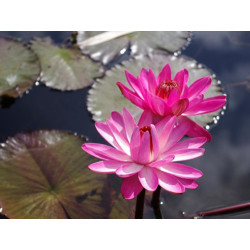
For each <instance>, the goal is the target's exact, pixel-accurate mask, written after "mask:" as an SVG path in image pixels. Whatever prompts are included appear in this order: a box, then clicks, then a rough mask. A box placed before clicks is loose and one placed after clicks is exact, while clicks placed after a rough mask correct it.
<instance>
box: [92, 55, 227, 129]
mask: <svg viewBox="0 0 250 250" xmlns="http://www.w3.org/2000/svg"><path fill="white" fill-rule="evenodd" d="M167 63H169V64H170V66H171V69H172V74H175V73H177V72H178V71H179V70H181V69H183V68H186V69H187V70H188V71H189V80H188V85H190V84H192V83H193V82H194V81H195V80H197V79H198V78H201V77H204V76H211V77H212V84H211V87H210V88H209V89H208V90H207V91H206V93H205V95H204V96H205V98H207V97H212V96H217V95H222V94H224V92H223V90H222V88H221V82H220V81H218V80H217V79H216V78H215V75H214V74H213V73H212V71H211V70H209V69H207V68H206V67H204V66H202V65H200V64H198V63H197V61H195V60H194V59H191V58H188V57H185V56H177V57H176V56H172V55H169V54H167V53H165V52H154V53H151V54H150V55H147V56H137V57H135V58H134V59H131V60H130V61H125V62H123V63H122V65H116V66H115V67H114V68H112V69H111V70H108V71H106V73H105V76H104V77H103V78H102V79H97V80H96V82H95V83H94V84H93V86H92V88H91V89H90V90H89V94H88V100H87V107H88V110H89V111H90V112H91V113H92V115H93V119H94V120H95V121H105V119H106V118H107V117H109V116H110V113H111V112H112V111H114V110H115V111H118V112H121V110H122V108H123V107H126V108H128V109H129V110H130V112H131V113H132V114H133V116H134V117H135V119H136V120H138V118H139V116H140V114H141V113H142V110H141V109H140V108H138V107H136V106H135V105H134V104H132V103H131V102H130V101H128V100H127V99H126V98H125V97H123V95H122V94H121V92H120V90H119V88H118V87H117V85H116V82H118V81H120V82H122V83H124V84H125V85H126V86H128V87H129V88H130V86H129V84H128V83H127V80H126V77H125V73H124V70H128V71H129V72H131V73H132V74H133V75H135V76H137V75H139V74H140V71H141V69H142V68H146V69H149V68H151V69H152V70H153V71H154V73H155V75H156V76H157V75H158V73H159V72H160V71H161V69H162V68H163V66H164V65H165V64H167ZM221 112H223V111H222V110H218V111H215V112H213V113H210V114H204V115H199V116H193V117H190V118H191V119H193V120H194V121H195V122H197V123H199V124H200V125H202V126H206V125H207V124H210V123H211V122H215V123H217V120H218V118H219V115H220V113H221Z"/></svg>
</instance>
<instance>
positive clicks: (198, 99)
mask: <svg viewBox="0 0 250 250" xmlns="http://www.w3.org/2000/svg"><path fill="white" fill-rule="evenodd" d="M203 98H204V96H203V95H198V96H196V97H195V98H193V99H192V100H191V101H190V100H189V105H188V109H190V108H192V107H194V106H196V105H198V104H200V103H201V102H202V101H203Z"/></svg>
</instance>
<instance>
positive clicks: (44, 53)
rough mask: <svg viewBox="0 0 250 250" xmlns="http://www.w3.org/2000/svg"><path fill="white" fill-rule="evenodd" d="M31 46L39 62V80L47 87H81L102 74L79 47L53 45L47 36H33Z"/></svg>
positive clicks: (74, 88) (61, 88)
mask: <svg viewBox="0 0 250 250" xmlns="http://www.w3.org/2000/svg"><path fill="white" fill-rule="evenodd" d="M31 48H32V49H33V50H34V51H35V52H36V53H37V55H38V57H39V60H40V63H41V67H42V73H41V81H42V82H43V83H44V84H45V85H46V86H48V87H51V88H54V89H58V90H76V89H81V88H85V87H87V86H89V85H91V84H92V82H93V78H95V77H100V76H101V75H102V74H103V73H102V67H101V65H100V64H99V63H95V62H93V61H92V60H91V59H90V58H88V57H86V56H83V55H82V54H81V52H80V50H79V49H67V48H61V47H59V46H56V45H53V44H52V40H51V39H50V38H49V37H47V38H44V39H42V38H35V39H34V40H33V41H32V45H31Z"/></svg>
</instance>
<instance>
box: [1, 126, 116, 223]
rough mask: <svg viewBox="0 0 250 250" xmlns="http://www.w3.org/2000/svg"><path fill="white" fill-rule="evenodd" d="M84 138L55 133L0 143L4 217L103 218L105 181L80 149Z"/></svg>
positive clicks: (36, 133)
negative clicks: (92, 169)
mask: <svg viewBox="0 0 250 250" xmlns="http://www.w3.org/2000/svg"><path fill="white" fill-rule="evenodd" d="M84 142H85V139H84V138H81V137H79V136H75V135H73V134H69V133H67V132H60V131H56V130H52V131H48V130H39V131H34V132H30V133H20V134H18V135H16V136H15V137H12V138H9V139H8V140H7V141H6V142H5V143H2V144H0V145H1V146H0V204H1V206H2V209H3V210H2V213H3V214H5V215H6V216H7V217H9V218H107V217H108V215H109V213H110V211H111V203H112V202H111V200H110V199H111V195H110V192H108V187H107V185H106V184H107V182H106V176H105V175H100V174H96V173H93V172H91V171H90V170H89V169H88V167H87V166H88V165H89V164H91V163H92V162H94V161H96V159H94V158H93V157H91V156H89V155H88V154H87V153H85V152H84V151H83V150H82V149H81V145H82V144H83V143H84Z"/></svg>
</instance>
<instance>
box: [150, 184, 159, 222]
mask: <svg viewBox="0 0 250 250" xmlns="http://www.w3.org/2000/svg"><path fill="white" fill-rule="evenodd" d="M160 195H161V187H160V186H158V187H157V189H156V191H155V192H154V193H153V197H152V201H151V206H152V207H153V209H154V214H155V217H156V219H162V214H161V209H160Z"/></svg>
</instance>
